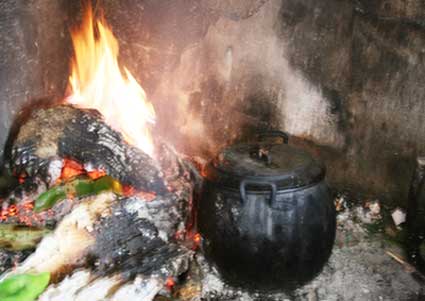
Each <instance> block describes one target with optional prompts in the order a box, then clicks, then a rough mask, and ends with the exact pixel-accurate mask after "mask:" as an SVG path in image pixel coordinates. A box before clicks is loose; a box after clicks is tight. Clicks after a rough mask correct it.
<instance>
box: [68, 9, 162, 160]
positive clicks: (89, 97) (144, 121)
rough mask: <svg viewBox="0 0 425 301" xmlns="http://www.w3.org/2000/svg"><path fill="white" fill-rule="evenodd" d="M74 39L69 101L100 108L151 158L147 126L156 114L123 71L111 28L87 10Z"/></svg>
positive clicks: (152, 149)
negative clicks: (94, 18) (95, 18)
mask: <svg viewBox="0 0 425 301" xmlns="http://www.w3.org/2000/svg"><path fill="white" fill-rule="evenodd" d="M95 25H96V27H95ZM96 29H97V31H96V32H95V30H96ZM71 36H72V42H73V46H74V53H75V57H74V58H73V60H72V65H71V68H72V71H71V76H70V78H69V89H70V91H71V95H69V97H67V99H66V100H67V101H68V102H70V103H72V104H75V105H76V106H78V107H84V108H92V109H97V110H98V111H99V112H101V113H102V115H103V116H104V117H105V120H106V122H107V123H108V124H109V125H111V126H112V127H113V128H114V129H116V130H118V131H120V132H121V133H122V134H123V135H124V137H125V139H126V140H127V141H128V142H129V143H131V144H133V145H135V146H137V147H138V148H140V149H141V150H143V151H144V152H146V153H147V154H149V155H150V156H152V155H153V151H154V146H153V142H152V137H151V134H150V131H149V126H148V125H149V124H153V123H155V111H154V108H153V106H152V104H151V103H150V102H148V100H147V98H146V93H145V91H144V90H143V88H142V87H141V86H140V85H139V84H138V83H137V81H136V79H135V78H134V77H133V76H132V75H131V73H130V72H129V71H128V70H127V69H126V68H125V67H124V68H123V70H124V73H123V72H121V69H120V67H119V64H118V41H117V39H116V38H115V37H114V35H113V33H112V31H111V29H110V28H109V27H108V25H107V24H106V22H105V21H104V20H102V21H96V23H95V21H94V20H93V16H92V12H91V8H88V9H87V13H86V15H85V18H84V21H83V24H82V26H81V27H80V28H78V29H77V30H76V31H72V32H71Z"/></svg>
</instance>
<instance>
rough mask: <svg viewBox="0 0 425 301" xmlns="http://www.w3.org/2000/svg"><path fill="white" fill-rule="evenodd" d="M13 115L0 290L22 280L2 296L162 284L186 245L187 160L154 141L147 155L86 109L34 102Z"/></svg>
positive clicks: (139, 290)
mask: <svg viewBox="0 0 425 301" xmlns="http://www.w3.org/2000/svg"><path fill="white" fill-rule="evenodd" d="M19 124H20V126H19V127H17V128H16V129H15V132H14V133H13V137H12V138H11V139H10V142H9V144H8V147H7V149H6V152H5V153H6V156H5V159H6V160H5V162H6V164H5V170H4V172H3V173H4V175H3V177H2V181H3V182H2V183H1V185H2V186H3V187H2V193H3V196H2V203H1V206H2V208H1V209H2V210H1V215H0V219H1V224H0V246H1V247H2V250H4V251H2V253H1V256H0V260H1V261H2V262H0V265H1V266H2V271H1V272H3V274H2V276H1V279H2V280H3V282H2V283H1V285H3V288H2V291H3V292H0V297H1V294H7V293H9V294H12V295H13V292H10V290H13V281H15V282H16V281H20V283H24V284H25V283H27V282H28V288H25V289H24V290H21V292H20V293H19V294H20V295H16V296H15V299H10V300H30V299H36V298H37V296H38V300H61V301H63V300H146V301H148V300H153V299H154V298H158V296H159V295H165V296H166V295H167V294H169V291H170V290H169V288H170V286H173V284H174V282H175V281H176V280H177V279H178V278H179V277H182V275H184V274H185V273H187V271H188V269H189V264H190V261H191V259H192V258H193V255H194V243H193V240H192V239H188V236H190V235H189V234H190V231H188V229H190V227H191V225H192V224H193V220H192V215H191V212H192V204H193V199H192V198H193V195H194V189H196V187H197V186H198V185H199V183H200V178H199V177H198V175H197V172H196V169H195V168H193V167H192V165H191V164H190V163H189V161H188V160H184V159H182V158H183V157H182V156H180V155H179V154H178V153H177V152H176V151H175V150H174V149H173V148H172V147H171V146H170V145H167V144H165V143H162V142H158V143H157V145H156V148H157V150H158V152H157V153H158V154H159V157H158V158H157V159H152V158H151V157H150V156H148V155H147V154H145V153H144V152H142V151H141V150H139V149H138V148H136V147H133V146H132V145H130V144H128V143H127V142H126V141H125V140H124V138H123V136H122V135H121V134H120V133H118V132H116V131H115V130H113V129H112V128H111V127H110V126H108V125H107V124H106V123H105V122H104V120H103V118H102V116H101V115H100V114H99V113H98V112H97V111H95V110H84V109H77V108H75V107H72V106H69V105H58V106H54V107H50V108H38V109H36V110H33V111H32V112H31V114H29V115H28V116H27V117H22V119H21V120H19ZM31 277H33V278H31ZM34 277H35V278H34ZM34 283H35V284H34ZM2 297H4V298H6V297H5V296H2ZM16 298H18V299H16ZM19 298H24V299H19ZM25 298H27V299H25ZM0 299H2V298H0ZM2 300H3V299H2ZM7 300H9V299H7Z"/></svg>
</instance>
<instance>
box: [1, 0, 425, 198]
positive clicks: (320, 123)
mask: <svg viewBox="0 0 425 301" xmlns="http://www.w3.org/2000/svg"><path fill="white" fill-rule="evenodd" d="M0 5H2V6H4V7H2V10H1V13H0V14H1V15H0V32H1V35H0V39H1V42H2V43H1V44H2V47H1V49H0V64H1V69H0V108H1V111H0V121H1V122H0V126H1V129H0V131H1V132H0V144H1V143H2V142H3V141H4V139H5V136H6V134H7V131H8V127H9V126H10V122H11V120H12V116H13V113H14V112H16V111H17V110H18V109H19V107H20V105H21V104H22V103H23V102H24V101H27V100H28V101H29V100H30V99H31V98H34V97H40V96H47V95H53V96H55V97H58V96H60V95H62V94H63V91H64V88H65V85H66V80H67V77H68V61H69V53H70V51H69V49H70V41H69V34H68V28H67V27H68V26H69V25H70V24H74V23H75V22H77V21H78V20H79V18H80V14H79V12H80V5H79V4H77V3H73V4H69V3H67V2H66V1H62V2H61V1H53V0H34V1H29V2H28V1H3V2H2V3H1V4H0ZM95 7H96V8H99V7H103V9H104V12H105V15H106V19H107V20H108V22H109V23H110V24H111V26H112V28H113V30H114V32H115V34H116V36H117V38H118V39H119V42H120V54H121V56H120V60H121V62H122V63H123V64H124V65H126V66H127V68H128V69H129V70H130V71H131V72H132V73H133V74H134V75H135V76H136V78H137V79H138V80H139V81H140V82H141V84H142V86H143V87H144V88H145V90H146V92H147V95H148V96H149V99H150V100H151V101H152V102H153V103H154V105H155V108H156V111H157V114H158V123H157V124H158V126H157V128H156V131H157V133H158V134H160V135H161V136H163V137H166V138H167V139H169V140H171V141H173V142H174V143H175V144H176V145H178V146H179V147H180V148H183V149H185V150H186V151H190V152H196V153H203V154H207V153H213V152H214V151H216V150H217V148H218V147H220V146H222V145H225V144H226V143H229V142H230V141H233V140H234V139H237V138H238V137H241V136H246V135H249V133H251V132H252V131H253V130H254V129H258V128H267V127H274V128H279V129H282V130H285V131H287V132H289V133H290V134H291V135H293V136H295V137H299V138H302V139H294V143H297V144H302V145H304V146H305V147H307V148H309V149H311V151H312V152H314V153H315V154H316V155H317V156H319V157H321V158H322V159H323V160H324V161H325V162H326V163H327V166H328V179H329V181H330V182H331V184H332V185H333V186H335V187H338V188H351V190H352V191H353V192H356V191H361V192H368V193H370V194H375V195H378V196H385V197H387V198H388V199H392V200H394V201H395V202H397V203H400V204H402V203H403V202H404V200H405V198H406V194H407V188H408V183H409V180H410V175H411V173H412V162H413V159H414V157H415V156H416V155H418V154H423V153H424V152H425V141H424V139H423V137H424V134H425V125H424V123H423V122H422V121H423V116H424V114H425V104H424V103H425V102H424V101H423V100H424V96H425V88H424V85H423V78H424V75H425V74H424V73H425V68H424V53H425V24H424V23H423V20H425V7H424V4H423V1H413V0H408V1H402V0H400V1H398V0H395V1H385V0H382V1H381V0H379V1H373V3H371V1H363V0H357V1H349V0H326V1H324V0H323V1H317V0H248V1H247V0H220V1H218V0H200V1H195V0H173V1H165V0H163V1H162V0H155V1H154V0H145V1H142V0H138V1H136V0H120V1H112V0H104V1H102V2H100V4H99V5H97V6H95ZM305 141H307V142H305Z"/></svg>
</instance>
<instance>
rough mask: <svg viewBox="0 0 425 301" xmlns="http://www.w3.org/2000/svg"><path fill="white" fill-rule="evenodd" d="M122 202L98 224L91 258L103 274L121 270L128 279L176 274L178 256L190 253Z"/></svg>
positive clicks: (95, 267) (95, 266) (97, 269)
mask: <svg viewBox="0 0 425 301" xmlns="http://www.w3.org/2000/svg"><path fill="white" fill-rule="evenodd" d="M122 202H125V200H122V201H121V202H120V204H118V205H116V206H115V208H114V209H113V214H112V215H111V216H108V217H106V218H103V219H102V220H101V221H100V223H99V224H97V225H96V228H95V237H96V238H95V245H94V246H93V248H92V249H91V251H90V252H89V254H88V257H87V258H88V262H89V264H91V265H92V266H93V268H94V270H95V272H96V273H97V274H98V275H99V276H106V275H111V274H113V273H115V272H120V274H121V275H122V276H123V278H124V279H132V278H134V277H135V276H136V275H140V274H141V275H144V276H151V275H152V274H154V275H156V276H161V277H167V276H169V275H171V274H174V273H175V271H174V260H175V258H179V257H181V256H183V255H185V254H186V255H187V254H189V253H190V251H188V250H187V249H186V248H184V247H181V246H179V245H177V244H176V243H175V242H170V241H169V242H166V241H164V240H163V239H162V238H160V236H159V233H158V229H157V228H156V227H155V225H154V224H153V223H152V222H150V221H148V220H147V219H144V218H139V217H138V216H137V214H132V213H130V212H128V211H127V210H126V209H125V207H124V206H123V204H122Z"/></svg>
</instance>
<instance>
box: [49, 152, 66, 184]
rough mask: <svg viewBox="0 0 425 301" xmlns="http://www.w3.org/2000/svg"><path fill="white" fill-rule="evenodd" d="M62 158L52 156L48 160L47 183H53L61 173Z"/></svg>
mask: <svg viewBox="0 0 425 301" xmlns="http://www.w3.org/2000/svg"><path fill="white" fill-rule="evenodd" d="M62 167H63V159H61V158H54V159H52V160H51V161H50V162H49V167H48V169H47V175H48V176H47V179H49V185H50V186H52V185H54V184H55V183H56V182H57V180H58V179H59V178H60V176H61V174H62Z"/></svg>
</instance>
